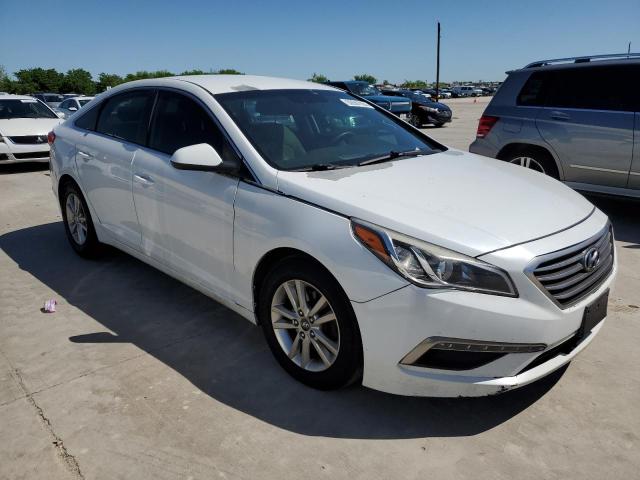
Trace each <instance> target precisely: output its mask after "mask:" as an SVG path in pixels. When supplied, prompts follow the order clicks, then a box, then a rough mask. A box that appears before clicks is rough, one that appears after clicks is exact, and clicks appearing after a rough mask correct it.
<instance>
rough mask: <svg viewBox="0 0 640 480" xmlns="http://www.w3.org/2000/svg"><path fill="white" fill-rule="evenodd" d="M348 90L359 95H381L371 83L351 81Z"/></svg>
mask: <svg viewBox="0 0 640 480" xmlns="http://www.w3.org/2000/svg"><path fill="white" fill-rule="evenodd" d="M349 90H350V91H351V92H352V93H355V94H356V95H360V96H361V97H367V96H369V95H382V93H381V92H380V90H378V89H377V88H376V87H374V86H373V85H367V84H366V83H351V84H349Z"/></svg>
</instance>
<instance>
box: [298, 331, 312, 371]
mask: <svg viewBox="0 0 640 480" xmlns="http://www.w3.org/2000/svg"><path fill="white" fill-rule="evenodd" d="M309 343H310V342H309V337H305V338H304V339H303V340H302V363H301V364H300V366H301V367H302V368H306V367H307V365H309V362H310V361H311V355H310V354H309Z"/></svg>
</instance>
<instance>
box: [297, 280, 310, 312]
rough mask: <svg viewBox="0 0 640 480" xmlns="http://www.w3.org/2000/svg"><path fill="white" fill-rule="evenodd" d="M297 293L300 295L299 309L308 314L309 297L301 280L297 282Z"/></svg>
mask: <svg viewBox="0 0 640 480" xmlns="http://www.w3.org/2000/svg"><path fill="white" fill-rule="evenodd" d="M295 282H296V293H297V294H298V308H300V310H302V313H303V314H305V315H306V314H307V312H308V311H309V308H308V307H307V297H306V292H305V288H304V285H303V283H302V281H301V280H296V281H295Z"/></svg>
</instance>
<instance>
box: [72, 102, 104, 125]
mask: <svg viewBox="0 0 640 480" xmlns="http://www.w3.org/2000/svg"><path fill="white" fill-rule="evenodd" d="M82 111H83V112H84V113H82V114H81V115H80V117H79V118H78V119H77V120H76V121H75V122H74V125H75V126H76V127H78V128H83V129H84V130H95V129H96V121H97V120H98V113H100V105H94V106H93V108H91V109H90V110H89V111H87V112H85V111H84V110H82Z"/></svg>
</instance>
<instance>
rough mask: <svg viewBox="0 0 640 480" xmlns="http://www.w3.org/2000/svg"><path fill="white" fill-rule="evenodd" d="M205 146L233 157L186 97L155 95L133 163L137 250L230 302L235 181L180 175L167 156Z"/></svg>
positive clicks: (216, 175) (210, 123) (204, 111)
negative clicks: (143, 139) (139, 234)
mask: <svg viewBox="0 0 640 480" xmlns="http://www.w3.org/2000/svg"><path fill="white" fill-rule="evenodd" d="M200 143H208V144H210V145H211V146H212V147H214V148H215V149H216V151H218V153H219V154H220V156H221V157H222V158H223V161H224V160H229V159H230V157H231V156H233V155H235V152H234V151H233V149H232V148H231V145H230V144H229V142H228V141H227V139H226V138H225V137H224V135H223V133H222V131H221V130H220V128H219V127H218V124H217V123H216V122H215V121H214V119H213V117H212V115H211V113H210V112H209V111H208V109H207V108H206V107H205V106H204V105H203V104H202V103H200V101H199V100H197V99H195V98H194V97H191V96H190V95H188V94H185V93H179V92H177V91H173V90H160V91H159V93H158V99H157V102H156V106H155V108H154V113H153V118H152V121H151V131H150V134H149V142H148V148H146V149H142V150H141V151H140V152H138V153H137V154H136V156H135V158H134V160H133V198H134V202H135V207H136V212H137V216H138V220H139V222H140V227H141V231H142V249H143V251H144V252H145V253H147V254H148V255H150V256H152V257H154V258H156V259H157V260H159V261H162V262H163V263H166V264H168V265H169V266H170V267H171V268H172V269H174V270H177V271H178V272H181V273H182V274H184V275H187V276H188V277H189V278H191V279H193V280H195V281H197V282H198V283H200V284H202V285H204V286H205V287H207V288H208V289H211V290H213V291H215V292H217V293H219V294H221V295H225V294H227V295H230V293H229V292H230V291H231V287H230V286H231V284H232V283H233V282H232V278H231V274H232V272H233V216H234V213H233V212H234V210H233V204H234V200H235V195H236V191H237V187H238V182H239V180H238V178H237V177H234V176H229V175H224V174H219V173H216V172H210V171H190V170H179V169H176V168H175V167H173V166H172V164H171V155H172V154H173V153H174V152H175V151H176V150H177V149H179V148H182V147H185V146H189V145H196V144H200Z"/></svg>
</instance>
